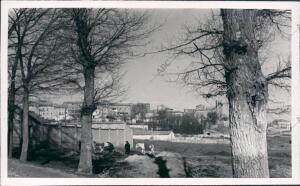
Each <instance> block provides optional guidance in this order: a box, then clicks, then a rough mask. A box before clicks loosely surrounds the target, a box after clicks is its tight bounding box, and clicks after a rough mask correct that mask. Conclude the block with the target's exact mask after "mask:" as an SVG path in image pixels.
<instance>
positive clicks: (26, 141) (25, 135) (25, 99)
mask: <svg viewBox="0 0 300 186" xmlns="http://www.w3.org/2000/svg"><path fill="white" fill-rule="evenodd" d="M28 114H29V93H28V91H26V90H24V97H23V114H22V118H23V119H22V125H23V126H22V139H23V140H22V151H21V156H20V160H21V161H27V156H28V144H29V120H28Z"/></svg>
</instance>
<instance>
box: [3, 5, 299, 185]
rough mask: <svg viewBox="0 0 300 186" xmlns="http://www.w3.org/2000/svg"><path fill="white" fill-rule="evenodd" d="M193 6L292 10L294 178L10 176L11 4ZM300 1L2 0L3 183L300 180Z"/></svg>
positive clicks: (235, 183)
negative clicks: (8, 153)
mask: <svg viewBox="0 0 300 186" xmlns="http://www.w3.org/2000/svg"><path fill="white" fill-rule="evenodd" d="M81 7H83V8H97V7H99V8H100V7H102V8H143V9H145V8H148V9H152V8H168V9H177V8H191V9H207V8H209V9H211V8H214V9H219V8H237V9H291V10H292V29H291V30H292V40H291V54H292V56H291V59H292V90H291V96H292V99H291V104H292V112H291V117H292V118H291V123H292V178H263V179H255V178H166V179H162V178H12V177H8V176H7V137H6V136H7V90H8V89H7V88H8V87H7V84H8V83H7V82H8V80H7V77H8V72H7V46H8V45H7V40H8V39H7V38H8V36H7V30H8V10H9V9H10V8H81ZM299 11H300V3H298V2H246V1H244V2H241V1H239V2H237V1H235V2H234V1H230V2H229V1H226V2H225V1H216V2H214V1H2V2H1V89H0V90H1V185H95V184H97V185H157V184H158V185H203V184H205V185H216V184H222V185H237V184H247V185H252V184H259V185H264V184H274V185H282V184H299V183H300V161H299V159H300V137H299V136H300V135H299V134H300V77H299V76H300V65H299V28H300V27H299V18H300V15H299Z"/></svg>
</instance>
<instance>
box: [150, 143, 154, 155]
mask: <svg viewBox="0 0 300 186" xmlns="http://www.w3.org/2000/svg"><path fill="white" fill-rule="evenodd" d="M149 149H150V154H153V155H154V145H153V144H150V145H149Z"/></svg>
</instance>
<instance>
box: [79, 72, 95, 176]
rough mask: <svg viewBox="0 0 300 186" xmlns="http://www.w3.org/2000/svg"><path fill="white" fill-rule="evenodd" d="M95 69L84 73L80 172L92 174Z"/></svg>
mask: <svg viewBox="0 0 300 186" xmlns="http://www.w3.org/2000/svg"><path fill="white" fill-rule="evenodd" d="M94 78H95V75H94V69H93V68H86V69H85V73H84V79H85V89H84V102H83V107H82V109H81V149H80V161H79V165H78V172H80V173H84V174H92V170H93V165H92V152H93V151H92V150H93V149H92V143H93V140H92V139H93V137H92V115H93V111H94V110H95V105H94Z"/></svg>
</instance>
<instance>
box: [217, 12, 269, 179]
mask: <svg viewBox="0 0 300 186" xmlns="http://www.w3.org/2000/svg"><path fill="white" fill-rule="evenodd" d="M221 15H222V20H223V27H224V32H223V39H224V40H223V53H224V56H225V61H224V64H225V78H226V83H227V85H228V91H227V98H228V102H229V122H230V136H231V147H232V167H233V176H234V177H245V178H267V177H269V168H268V153H267V139H266V129H267V118H266V105H267V99H268V88H267V82H266V78H265V77H264V75H263V73H262V70H261V65H260V63H259V60H258V44H257V39H256V36H255V19H256V11H255V10H228V9H227V10H221Z"/></svg>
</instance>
